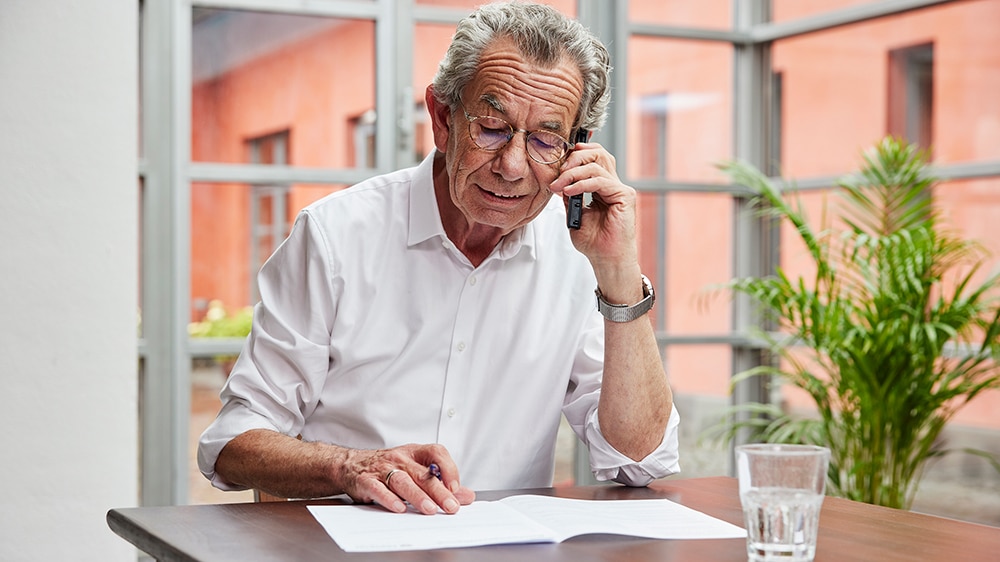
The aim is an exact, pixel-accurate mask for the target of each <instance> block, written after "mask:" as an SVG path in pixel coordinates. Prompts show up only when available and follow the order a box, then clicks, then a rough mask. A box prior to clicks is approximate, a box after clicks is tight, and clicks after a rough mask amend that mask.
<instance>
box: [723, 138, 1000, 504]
mask: <svg viewBox="0 0 1000 562" xmlns="http://www.w3.org/2000/svg"><path fill="white" fill-rule="evenodd" d="M720 168H721V169H722V170H723V171H724V172H725V173H726V174H727V175H728V176H729V177H730V178H731V179H732V180H733V181H734V182H735V183H737V184H741V185H744V186H747V187H748V188H750V189H751V190H752V191H753V192H755V194H756V195H757V198H756V201H757V202H758V203H759V208H760V210H761V211H762V212H766V213H768V214H769V215H771V216H773V217H775V218H776V220H779V221H787V222H788V223H790V224H791V225H792V226H793V227H794V230H795V232H796V234H797V236H798V237H799V238H800V239H801V242H802V243H803V244H804V246H805V249H806V252H807V254H808V256H809V258H810V259H811V264H810V265H811V266H812V268H814V272H811V273H810V275H809V276H808V277H806V276H798V277H792V276H789V275H788V274H787V273H786V272H785V271H783V270H782V269H778V270H776V271H775V272H774V274H773V275H771V276H767V277H762V278H743V279H735V280H733V281H731V282H730V283H729V284H728V285H727V286H728V288H729V289H731V290H733V291H735V292H737V293H742V294H745V295H748V296H749V297H750V299H751V301H752V302H754V303H756V305H757V306H759V307H760V311H761V313H762V314H765V315H769V316H770V318H772V319H773V322H774V323H775V324H776V325H777V327H778V330H777V333H779V334H784V336H783V337H777V336H772V337H768V336H765V337H766V338H767V342H768V346H769V348H770V350H771V351H772V352H773V355H774V356H775V357H776V358H778V360H776V361H775V362H774V364H772V365H765V366H762V367H759V368H756V369H753V370H751V371H748V372H745V373H741V374H739V375H737V377H736V378H735V379H734V380H740V379H742V378H746V377H753V376H762V375H763V376H770V377H773V379H772V380H782V381H786V382H787V383H790V384H791V385H794V386H795V387H798V388H799V389H801V390H803V391H805V393H806V394H808V396H809V397H810V398H811V400H812V401H813V402H815V406H816V411H817V415H816V416H807V417H802V416H795V415H793V414H792V413H790V412H787V411H783V410H782V409H781V408H779V407H776V406H769V405H753V404H751V405H746V406H743V407H742V408H743V409H745V410H750V411H752V412H753V413H754V415H752V416H750V417H749V418H748V419H747V418H743V419H744V420H745V421H740V422H730V423H729V424H728V428H729V432H728V433H727V436H728V437H730V438H731V437H732V436H734V435H736V431H737V430H739V429H745V428H748V427H749V428H753V429H754V430H755V431H756V432H757V434H756V437H755V439H757V440H761V441H768V442H798V443H811V444H820V445H824V446H827V447H829V448H830V450H831V459H830V468H829V475H828V476H829V482H828V483H829V486H828V489H829V491H830V493H832V494H834V495H839V496H842V497H847V498H849V499H853V500H858V501H863V502H867V503H873V504H877V505H884V506H891V507H896V508H904V509H908V508H909V507H910V505H911V502H912V500H913V496H914V492H915V491H916V486H917V484H918V483H919V480H920V477H921V474H922V471H923V469H924V467H925V464H926V462H927V461H928V460H929V459H931V458H933V457H935V456H938V455H941V454H944V453H945V452H947V451H946V450H945V449H943V447H942V445H941V444H940V440H939V437H940V433H941V430H942V429H943V428H944V427H945V424H946V423H947V422H948V420H949V419H951V418H952V417H953V415H954V414H955V413H956V412H957V411H958V410H959V409H960V408H962V407H963V406H964V405H965V404H967V403H968V402H969V401H970V400H973V399H974V398H976V397H977V396H978V395H979V394H980V393H982V392H983V391H986V390H988V389H992V388H1000V371H998V368H997V363H996V360H997V358H998V357H1000V306H998V300H997V291H996V290H995V289H996V288H997V280H998V274H996V273H994V274H991V275H986V276H985V278H983V276H982V275H980V268H981V265H982V264H983V258H984V257H985V251H984V250H983V249H982V247H981V246H979V245H978V244H977V243H975V242H974V241H970V240H965V239H963V238H962V237H960V236H959V235H957V234H956V233H955V232H954V231H952V230H949V229H946V228H945V227H943V226H942V222H943V221H942V220H941V217H940V216H939V212H938V211H937V209H936V208H935V206H934V204H933V199H932V197H931V193H930V188H931V187H932V186H933V184H934V182H935V179H934V178H932V177H931V176H930V175H929V167H928V165H927V161H926V155H925V153H923V152H921V151H919V150H917V149H916V147H915V146H913V145H911V144H907V143H906V142H903V141H900V140H897V139H894V138H891V137H889V138H885V139H883V140H882V141H881V142H879V143H878V144H877V145H876V146H875V147H874V148H873V149H872V150H870V151H868V152H867V153H866V154H865V155H864V164H863V166H862V169H861V171H860V174H857V175H854V176H849V177H847V178H845V179H843V180H841V181H840V182H839V183H838V187H839V192H840V193H841V194H842V195H843V196H844V201H843V202H844V204H843V205H841V206H840V207H839V209H840V210H839V212H838V213H837V214H836V216H835V220H833V221H829V222H827V221H825V220H824V225H825V226H824V228H823V229H820V230H817V229H814V228H813V227H812V226H811V224H810V222H809V220H808V218H807V216H806V214H805V212H804V210H803V208H802V206H801V200H798V199H797V198H796V197H795V195H794V190H790V191H789V190H784V191H783V190H782V189H780V188H779V187H778V186H777V185H776V183H775V182H772V181H771V180H770V179H768V178H767V177H766V176H765V175H764V174H762V173H761V172H760V171H758V170H757V169H756V168H754V167H752V166H750V165H747V164H745V163H741V162H736V161H733V162H728V163H725V164H723V165H721V166H720ZM984 454H985V453H984ZM993 462H994V465H995V466H996V463H995V461H993Z"/></svg>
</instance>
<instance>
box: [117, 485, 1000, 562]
mask: <svg viewBox="0 0 1000 562" xmlns="http://www.w3.org/2000/svg"><path fill="white" fill-rule="evenodd" d="M514 493H533V494H545V495H553V496H559V497H568V498H581V499H595V500H616V499H643V498H668V499H670V500H673V501H676V502H678V503H680V504H683V505H686V506H688V507H691V508H694V509H697V510H699V511H702V512H704V513H707V514H709V515H711V516H713V517H717V518H719V519H723V520H725V521H729V522H730V523H735V524H737V525H739V526H741V527H742V526H743V514H742V511H741V510H740V503H739V496H738V492H737V487H736V480H735V479H733V478H726V477H716V478H695V479H689V480H683V479H678V480H663V481H657V482H654V483H653V484H652V485H650V487H648V488H626V487H623V486H583V487H572V488H554V489H541V490H538V489H535V490H519V491H513V492H488V493H481V494H479V495H478V496H477V497H478V499H498V498H500V497H503V496H506V495H510V494H514ZM320 503H322V504H336V503H341V502H337V501H336V500H323V501H291V502H277V503H257V504H253V503H243V504H223V505H194V506H171V507H138V508H125V509H112V510H111V511H109V512H108V516H107V520H108V526H110V527H111V529H112V530H113V531H114V532H115V533H117V534H118V535H120V536H121V537H123V538H124V539H125V540H127V541H129V542H131V543H132V544H134V545H135V546H137V547H138V548H139V549H140V550H143V551H144V552H146V553H148V554H150V555H151V556H153V557H154V558H156V559H157V560H162V561H170V560H185V561H187V560H201V561H216V560H233V561H239V562H245V561H250V560H252V561H255V562H256V561H263V560H294V561H309V560H324V561H331V562H336V561H341V560H387V561H394V560H400V561H428V562H432V561H446V562H462V561H476V562H490V561H494V560H496V561H500V560H504V561H506V560H532V561H541V560H557V561H572V562H583V561H587V560H600V561H604V562H607V561H618V560H620V561H623V562H624V561H628V562H633V561H634V562H643V561H647V560H648V561H654V560H655V561H657V562H662V561H668V560H691V561H698V562H717V561H719V562H721V561H733V562H737V561H745V560H746V559H747V556H746V542H745V541H744V540H743V539H724V540H683V541H681V540H650V539H641V538H636V537H622V536H614V535H588V536H580V537H574V538H572V539H569V540H567V541H565V542H563V543H561V544H524V545H503V546H483V547H476V548H460V549H447V550H428V551H411V552H381V553H346V552H344V551H342V550H340V548H339V547H338V546H337V543H335V542H334V541H333V539H331V538H330V536H329V535H327V534H326V531H324V530H323V528H322V527H320V525H319V524H318V523H317V522H316V520H315V519H313V517H312V515H311V514H310V513H309V511H308V510H307V509H306V505H310V504H320ZM854 560H865V561H869V560H870V561H873V562H891V561H895V560H899V561H903V560H905V561H907V562H911V561H914V560H941V561H953V560H955V561H957V560H975V561H980V560H1000V528H997V527H988V526H985V525H977V524H974V523H964V522H960V521H955V520H951V519H944V518H941V517H934V516H931V515H922V514H918V513H911V512H907V511H900V510H895V509H889V508H884V507H876V506H872V505H868V504H863V503H857V502H852V501H848V500H843V499H839V498H826V499H825V500H824V502H823V511H822V513H821V514H820V528H819V540H818V543H817V548H816V562H824V561H838V562H846V561H854Z"/></svg>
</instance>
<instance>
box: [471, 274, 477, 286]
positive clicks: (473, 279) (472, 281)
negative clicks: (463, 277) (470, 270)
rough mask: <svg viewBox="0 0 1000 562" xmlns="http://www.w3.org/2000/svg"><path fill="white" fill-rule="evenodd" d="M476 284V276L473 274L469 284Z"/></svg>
mask: <svg viewBox="0 0 1000 562" xmlns="http://www.w3.org/2000/svg"><path fill="white" fill-rule="evenodd" d="M475 284H476V277H475V276H474V275H473V276H472V277H469V285H475Z"/></svg>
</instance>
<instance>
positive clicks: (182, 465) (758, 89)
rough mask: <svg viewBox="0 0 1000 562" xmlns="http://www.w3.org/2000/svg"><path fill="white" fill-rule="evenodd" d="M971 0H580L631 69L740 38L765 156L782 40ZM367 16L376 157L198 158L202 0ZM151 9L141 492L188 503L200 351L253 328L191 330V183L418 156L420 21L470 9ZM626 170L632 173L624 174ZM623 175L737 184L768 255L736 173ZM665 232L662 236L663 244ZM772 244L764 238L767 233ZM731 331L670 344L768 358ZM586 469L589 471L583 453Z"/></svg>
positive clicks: (755, 263) (741, 319)
mask: <svg viewBox="0 0 1000 562" xmlns="http://www.w3.org/2000/svg"><path fill="white" fill-rule="evenodd" d="M957 1H960V0H883V1H873V2H868V3H865V4H861V5H858V6H853V7H850V8H844V9H839V10H835V11H831V12H827V13H823V14H817V15H813V16H809V17H804V18H800V19H796V20H791V21H783V22H769V21H767V20H768V18H767V14H768V12H769V6H770V1H769V0H732V5H733V15H734V22H733V27H732V29H730V30H715V29H699V28H691V27H680V26H658V25H650V24H644V23H638V22H636V23H632V22H629V21H628V0H619V1H606V0H578V4H577V6H578V13H577V17H578V19H580V20H581V21H582V22H584V23H585V24H586V25H588V26H589V27H591V29H593V30H594V31H595V33H596V34H597V35H598V36H600V37H601V38H602V39H603V40H604V41H605V42H606V44H608V45H609V47H610V50H611V54H612V64H613V66H614V67H615V68H618V69H623V68H627V64H626V63H627V60H628V53H627V44H628V39H629V38H630V37H632V36H650V37H663V38H675V39H687V40H699V41H715V42H723V43H729V44H731V45H732V46H733V48H734V68H733V72H734V90H735V91H734V98H733V99H734V108H733V127H734V146H733V154H734V156H736V157H740V158H743V159H746V160H749V161H750V162H752V163H755V164H757V165H761V166H762V165H763V164H764V163H765V162H766V161H767V157H768V156H767V155H766V154H764V153H763V152H765V151H766V150H767V149H766V147H769V146H773V145H772V144H770V143H769V142H768V134H769V133H768V131H767V118H766V115H767V112H768V111H769V109H770V108H769V103H770V100H769V99H768V96H769V92H768V91H767V89H766V88H767V83H766V77H767V75H768V72H769V60H768V59H769V48H770V45H771V44H772V43H773V42H774V41H777V40H780V39H784V38H788V37H794V36H798V35H803V34H808V33H813V32H817V31H823V30H827V29H831V28H835V27H840V26H844V25H851V24H854V23H859V22H863V21H867V20H872V19H876V18H882V17H887V16H892V15H896V14H901V13H905V12H908V11H913V10H920V9H923V8H927V7H931V6H935V5H939V4H946V3H950V2H957ZM195 6H197V7H209V8H224V9H238V10H254V11H263V12H278V13H289V14H298V15H312V16H328V17H340V18H353V19H370V20H373V21H374V22H375V43H376V55H375V58H376V76H375V79H376V81H377V84H378V85H379V87H378V88H376V100H375V103H376V109H377V111H378V113H379V117H380V118H379V119H378V120H377V122H376V130H377V133H376V134H377V143H378V144H377V149H376V150H377V161H376V169H374V170H366V169H327V168H324V169H312V168H298V167H294V166H263V165H252V164H247V165H244V164H223V163H210V162H191V161H190V148H191V147H190V111H191V99H190V96H191V91H190V61H191V10H192V8H193V7H195ZM140 10H141V18H142V37H141V38H140V41H141V45H142V67H143V73H142V79H141V84H140V90H141V91H140V96H141V101H142V108H143V113H142V117H141V119H142V146H143V151H144V153H143V157H142V158H141V159H140V162H139V165H138V174H139V176H140V177H141V178H142V180H143V185H144V196H143V208H142V224H143V229H144V231H143V232H144V236H143V237H142V248H141V251H142V288H141V295H142V311H143V335H142V338H141V339H140V342H139V348H138V354H139V357H140V359H142V360H143V361H142V362H141V364H142V365H143V367H142V369H141V370H140V377H141V381H140V382H141V384H140V388H141V389H142V390H141V396H140V401H141V419H140V424H141V428H140V432H141V435H142V447H141V484H142V488H141V494H140V495H141V503H142V504H143V505H169V504H183V503H186V502H187V495H188V491H187V473H188V472H187V471H188V466H187V462H188V453H187V438H188V417H189V413H188V412H189V409H190V403H189V402H190V382H191V381H190V377H191V373H190V365H191V359H192V358H194V357H208V356H212V355H215V354H220V353H231V352H233V351H238V350H239V348H240V346H241V345H242V340H240V339H232V340H211V341H209V340H189V339H188V337H187V320H188V319H187V317H186V316H187V311H188V309H189V300H190V234H189V231H190V184H191V183H192V182H232V183H250V184H253V183H314V184H351V183H356V182H358V181H361V180H363V179H365V178H367V177H370V176H371V175H372V174H374V173H380V172H384V171H389V170H391V169H394V168H396V167H398V166H401V165H408V164H409V163H411V162H412V159H413V131H411V130H408V127H409V126H410V123H411V122H412V119H409V118H408V117H407V116H408V115H412V111H413V108H412V105H413V104H412V87H411V84H412V69H411V65H410V64H409V62H408V57H411V56H412V53H411V52H410V51H411V49H410V46H411V45H412V42H413V24H414V23H448V24H451V23H456V22H457V21H458V20H459V19H460V18H462V17H463V16H464V15H466V13H467V10H464V9H453V8H440V7H431V6H421V5H419V4H417V3H416V0H372V1H371V2H359V1H351V0H140ZM612 79H613V85H612V87H613V88H614V89H615V91H618V92H626V91H627V88H626V86H627V84H626V80H625V76H624V73H623V72H616V73H614V74H613V75H612ZM616 99H617V100H618V101H615V100H613V101H612V104H611V107H610V115H609V119H608V122H607V124H606V126H605V127H604V129H603V130H602V131H600V133H599V140H600V141H601V142H602V143H603V144H605V146H607V147H608V148H609V149H610V150H611V151H612V152H613V153H624V151H625V149H626V147H625V146H624V143H625V140H624V139H625V137H626V135H625V123H626V119H625V103H624V100H625V98H624V96H616ZM934 171H935V173H936V174H937V175H938V176H939V177H940V178H942V179H943V180H948V179H969V178H983V177H996V176H1000V161H989V162H970V163H957V164H948V165H944V166H939V167H935V168H934ZM623 177H624V176H623ZM836 179H837V178H834V177H822V178H806V179H802V180H797V182H796V187H797V188H798V189H806V190H809V189H825V188H828V187H831V186H833V185H835V182H836ZM625 180H626V181H627V182H628V183H630V184H631V185H633V186H634V187H636V188H637V189H639V190H642V191H650V192H660V193H672V192H700V193H729V194H731V195H732V196H733V200H734V205H735V213H734V217H735V218H734V220H735V225H734V233H735V236H734V242H733V243H734V256H735V258H734V260H735V261H734V264H733V268H734V272H735V273H736V274H738V275H739V274H752V273H754V272H761V271H764V270H766V268H767V267H769V264H770V263H771V261H772V260H773V259H774V256H773V255H769V252H773V249H774V247H775V245H774V244H773V240H772V239H771V238H770V237H771V236H772V233H770V232H769V231H768V230H767V228H766V225H762V224H760V223H759V222H758V221H757V220H756V219H753V218H752V217H751V216H750V215H749V214H748V213H747V211H746V205H745V203H746V195H747V191H746V189H745V188H742V187H740V186H735V185H727V184H709V183H695V182H665V181H656V180H647V179H643V180H637V179H630V178H625ZM662 242H663V241H661V243H662ZM765 242H766V243H765ZM732 314H733V330H732V332H731V333H729V334H721V335H710V336H697V337H695V336H684V335H673V334H667V333H663V332H660V333H658V334H657V337H658V341H659V342H660V344H661V345H662V346H671V345H699V344H706V345H712V344H725V345H728V346H731V348H732V349H733V354H734V360H733V368H734V372H736V371H735V369H740V368H742V367H744V366H746V365H750V364H754V363H755V362H759V361H761V354H760V351H761V349H762V343H761V342H760V341H757V340H755V339H754V338H751V337H750V336H748V335H747V334H749V333H750V332H751V329H752V328H754V327H756V326H758V325H759V321H758V319H755V318H753V317H752V316H751V315H750V312H749V310H748V308H747V306H746V303H744V302H736V303H735V304H734V308H733V311H732ZM762 392H763V390H762V389H760V388H756V389H753V388H749V389H745V391H740V394H739V397H738V398H737V399H738V400H745V399H752V398H753V397H754V396H761V395H762ZM581 463H583V464H582V466H578V468H577V470H576V472H577V475H578V477H583V478H581V481H585V480H586V477H588V476H589V474H590V473H589V470H585V468H586V465H585V459H581V458H579V456H578V459H577V464H578V465H581Z"/></svg>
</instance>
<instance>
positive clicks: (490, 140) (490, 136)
mask: <svg viewBox="0 0 1000 562" xmlns="http://www.w3.org/2000/svg"><path fill="white" fill-rule="evenodd" d="M458 103H459V104H460V105H461V106H462V112H463V113H465V118H466V119H468V120H469V137H470V138H472V142H474V143H475V144H476V146H478V147H479V148H481V149H483V150H489V151H490V152H495V151H497V150H500V149H501V148H503V147H505V146H507V143H508V142H510V139H512V138H514V135H515V134H517V133H524V135H525V137H524V139H525V147H526V148H527V150H528V156H530V157H531V159H532V160H534V161H535V162H538V163H539V164H555V163H556V162H558V161H560V160H562V159H563V157H565V156H566V153H567V152H569V149H570V144H569V143H568V142H567V141H566V139H564V138H562V137H561V136H559V135H557V134H555V133H553V132H550V131H526V130H524V129H515V128H514V127H513V126H512V125H511V124H510V123H508V122H506V121H504V120H503V119H501V118H499V117H492V116H489V115H480V116H472V115H469V112H468V111H467V110H466V109H465V103H463V102H462V100H459V102H458Z"/></svg>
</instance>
